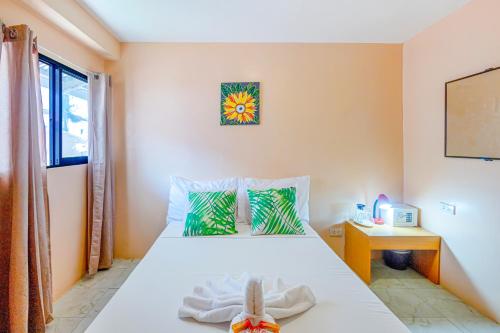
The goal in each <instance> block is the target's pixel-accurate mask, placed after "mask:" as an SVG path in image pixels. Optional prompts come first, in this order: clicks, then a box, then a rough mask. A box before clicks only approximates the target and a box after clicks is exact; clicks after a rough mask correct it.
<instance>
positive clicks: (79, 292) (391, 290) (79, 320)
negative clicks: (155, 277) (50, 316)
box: [48, 260, 500, 333]
mask: <svg viewBox="0 0 500 333" xmlns="http://www.w3.org/2000/svg"><path fill="white" fill-rule="evenodd" d="M137 263H138V261H137V260H115V263H114V265H113V268H111V269H109V270H106V271H101V272H98V273H97V274H96V276H95V277H93V278H91V279H83V280H81V281H80V282H79V283H78V284H77V285H76V286H75V287H73V288H72V289H71V290H70V291H69V292H68V293H67V294H66V295H64V296H63V297H62V298H61V299H60V300H59V301H58V302H57V303H56V304H55V306H54V315H55V319H54V321H53V322H52V323H51V324H50V325H49V327H48V333H55V332H57V333H81V332H84V331H85V329H86V328H87V327H88V326H89V325H90V323H91V322H92V320H94V318H95V317H96V316H97V314H98V313H99V311H101V310H102V308H103V307H104V306H105V305H106V303H107V302H108V301H109V300H110V299H111V297H112V296H113V295H114V293H115V292H116V290H117V289H118V288H119V287H120V286H121V285H122V283H123V282H124V281H125V279H126V278H127V277H128V275H129V274H130V272H131V271H132V270H133V269H134V268H135V266H136V265H137ZM372 265H373V266H372V284H371V286H370V288H371V289H372V290H373V292H375V294H377V295H378V297H380V299H381V300H382V301H383V302H384V303H385V304H387V306H388V307H389V308H390V309H391V310H392V311H393V312H394V313H395V314H396V315H397V316H398V317H399V318H400V319H401V320H402V321H403V322H404V323H405V324H406V325H407V326H408V327H409V328H410V330H411V331H412V332H413V333H417V332H418V333H486V332H487V333H500V325H496V324H495V323H493V322H492V321H490V320H488V319H486V318H484V317H483V316H481V315H480V314H479V313H478V312H477V311H476V310H474V309H473V308H471V307H470V306H467V305H466V304H464V303H463V302H461V301H460V300H459V299H458V298H456V297H455V296H453V295H452V294H450V293H448V292H447V291H446V290H444V289H442V288H441V287H439V286H436V285H434V284H432V283H431V282H429V281H428V280H426V279H425V278H423V277H422V276H420V275H419V274H418V273H416V272H415V271H413V270H411V269H408V270H406V271H396V270H393V269H390V268H389V267H387V266H385V265H384V264H383V263H382V262H380V261H374V262H373V264H372Z"/></svg>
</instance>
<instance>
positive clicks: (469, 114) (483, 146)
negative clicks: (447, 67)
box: [445, 67, 500, 159]
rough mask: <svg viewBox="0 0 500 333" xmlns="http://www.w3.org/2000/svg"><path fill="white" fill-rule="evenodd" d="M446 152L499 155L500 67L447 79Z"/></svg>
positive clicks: (492, 156) (483, 157)
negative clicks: (455, 78)
mask: <svg viewBox="0 0 500 333" xmlns="http://www.w3.org/2000/svg"><path fill="white" fill-rule="evenodd" d="M445 112H446V115H445V126H446V128H445V156H446V157H463V158H482V159H500V67H498V68H493V69H489V70H486V71H484V72H481V73H478V74H474V75H470V76H467V77H464V78H460V79H457V80H453V81H450V82H447V83H446V111H445Z"/></svg>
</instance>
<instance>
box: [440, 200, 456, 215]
mask: <svg viewBox="0 0 500 333" xmlns="http://www.w3.org/2000/svg"><path fill="white" fill-rule="evenodd" d="M439 204H440V207H441V211H442V212H443V213H445V214H449V215H456V214H457V206H455V205H452V204H450V203H447V202H443V201H441V202H440V203H439Z"/></svg>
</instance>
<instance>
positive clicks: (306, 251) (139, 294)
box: [86, 224, 409, 333]
mask: <svg viewBox="0 0 500 333" xmlns="http://www.w3.org/2000/svg"><path fill="white" fill-rule="evenodd" d="M245 228H247V229H248V225H246V226H245V225H244V224H241V225H239V229H240V230H239V231H240V232H239V234H238V236H221V237H202V238H198V237H191V238H182V237H180V234H179V230H180V233H182V227H181V226H178V225H177V226H176V225H175V224H170V225H169V226H168V227H167V229H166V230H165V231H164V232H163V233H162V234H161V236H160V237H159V238H158V239H157V240H156V242H155V243H154V245H153V246H152V248H151V249H150V250H149V252H148V253H147V255H146V256H145V257H144V259H143V260H142V261H141V262H140V263H139V265H138V266H137V267H136V269H135V270H134V271H133V272H132V274H131V275H130V277H129V278H128V279H127V280H126V281H125V283H124V284H123V285H122V287H121V288H120V289H119V290H118V291H117V293H116V294H115V296H114V297H113V298H112V299H111V300H110V301H109V303H108V304H107V305H106V307H105V308H104V309H103V310H102V312H101V313H100V314H99V315H98V316H97V318H96V319H95V320H94V322H93V323H92V324H91V325H90V327H89V328H88V329H87V331H86V332H89V333H96V332H99V333H105V332H106V333H107V332H121V333H132V332H141V333H156V332H168V333H170V332H172V333H198V332H227V331H228V329H229V323H223V324H203V323H197V322H195V321H194V320H185V319H179V318H178V317H177V310H178V308H179V305H180V304H181V302H182V298H183V297H184V296H186V295H189V294H191V292H192V290H193V287H194V286H195V285H200V284H203V283H204V282H205V281H206V280H207V279H217V278H222V277H223V276H224V275H225V274H231V275H233V276H239V275H240V274H242V273H243V272H251V273H252V274H256V275H260V276H263V277H266V278H273V277H277V276H279V277H282V278H283V279H284V280H285V281H286V282H287V283H291V284H295V283H301V284H302V283H303V284H307V285H308V286H309V287H311V289H312V290H313V292H314V294H315V296H316V298H317V304H316V305H315V306H314V307H313V308H312V309H310V310H309V311H307V312H305V313H303V314H301V315H298V316H295V317H292V318H287V319H285V320H281V321H279V323H280V324H281V325H282V332H283V333H288V332H290V333H298V332H301V333H303V332H321V333H325V332H342V333H343V332H349V333H351V332H352V333H357V332H359V333H365V332H372V333H377V332H380V333H388V332H390V333H399V332H405V333H408V332H409V331H408V329H407V328H406V327H405V326H404V325H403V323H401V321H400V320H399V319H398V318H397V317H396V316H395V315H394V314H393V313H392V312H391V311H390V310H389V309H388V308H387V307H386V306H385V305H384V304H383V303H382V302H381V301H380V300H379V299H378V298H377V297H376V296H375V295H374V294H373V293H372V292H371V291H370V289H369V288H368V287H367V286H366V285H365V284H364V283H363V282H362V281H361V280H360V279H359V278H358V277H357V276H356V275H355V274H354V273H353V272H352V271H351V270H350V269H349V268H348V267H347V266H346V264H345V263H344V262H343V261H342V260H341V259H340V258H339V257H338V256H337V255H336V254H335V253H334V252H333V251H332V250H331V249H330V248H329V247H328V246H327V245H326V244H325V243H324V242H323V241H322V240H321V239H320V238H319V236H318V235H317V234H316V233H315V232H314V231H313V230H312V228H310V226H308V225H307V226H306V228H307V230H308V232H307V233H306V235H305V236H300V237H296V236H295V237H292V236H288V237H275V236H271V237H269V236H258V237H252V236H249V233H248V232H245V230H244V229H245ZM259 258H263V260H262V261H261V262H259ZM256 262H259V264H255V263H256Z"/></svg>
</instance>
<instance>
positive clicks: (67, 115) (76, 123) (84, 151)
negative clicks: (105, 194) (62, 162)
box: [61, 71, 89, 158]
mask: <svg viewBox="0 0 500 333" xmlns="http://www.w3.org/2000/svg"><path fill="white" fill-rule="evenodd" d="M61 102H62V118H61V127H62V128H61V131H62V158H66V157H80V156H87V155H88V115H89V112H88V84H87V82H86V81H84V80H82V79H80V78H78V77H76V76H74V75H71V74H69V73H66V72H64V71H63V72H62V101H61Z"/></svg>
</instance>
